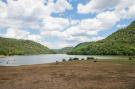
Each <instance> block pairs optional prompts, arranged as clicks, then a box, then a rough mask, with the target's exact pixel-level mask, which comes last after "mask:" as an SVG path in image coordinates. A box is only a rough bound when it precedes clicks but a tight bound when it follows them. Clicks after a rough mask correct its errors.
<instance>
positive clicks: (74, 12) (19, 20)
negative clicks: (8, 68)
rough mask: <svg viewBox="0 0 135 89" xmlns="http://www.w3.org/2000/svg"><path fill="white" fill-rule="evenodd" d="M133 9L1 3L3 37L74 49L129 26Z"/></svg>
mask: <svg viewBox="0 0 135 89" xmlns="http://www.w3.org/2000/svg"><path fill="white" fill-rule="evenodd" d="M134 8H135V1H134V0H0V36H2V37H7V38H16V39H28V40H33V41H36V42H39V43H41V44H43V45H45V46H48V47H49V48H62V47H67V46H75V45H77V44H78V43H81V42H89V41H97V40H101V39H104V38H105V37H107V36H108V35H110V34H112V33H113V32H115V31H117V30H118V29H120V28H123V27H126V26H128V25H129V24H130V23H131V22H132V21H134V19H135V9H134Z"/></svg>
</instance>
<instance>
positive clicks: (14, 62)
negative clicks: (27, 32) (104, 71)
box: [0, 54, 128, 66]
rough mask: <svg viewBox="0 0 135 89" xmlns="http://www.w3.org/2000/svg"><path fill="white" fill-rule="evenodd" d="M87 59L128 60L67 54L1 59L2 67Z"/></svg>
mask: <svg viewBox="0 0 135 89" xmlns="http://www.w3.org/2000/svg"><path fill="white" fill-rule="evenodd" d="M75 57H77V58H80V59H81V58H87V57H94V58H97V59H127V58H128V57H126V56H86V55H66V54H46V55H30V56H9V57H1V58H0V66H20V65H33V64H44V63H53V62H56V61H62V59H66V60H68V59H69V58H75Z"/></svg>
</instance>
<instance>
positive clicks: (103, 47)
mask: <svg viewBox="0 0 135 89" xmlns="http://www.w3.org/2000/svg"><path fill="white" fill-rule="evenodd" d="M68 54H78V55H79V54H83V55H135V21H134V22H132V23H131V24H130V25H129V26H128V27H126V28H123V29H120V30H118V31H117V32H115V33H113V34H112V35H110V36H108V37H107V38H106V39H103V40H100V41H97V42H85V43H81V44H79V45H77V46H76V47H75V48H73V49H72V50H71V52H69V53H68Z"/></svg>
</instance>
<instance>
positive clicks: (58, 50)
mask: <svg viewBox="0 0 135 89" xmlns="http://www.w3.org/2000/svg"><path fill="white" fill-rule="evenodd" d="M72 49H73V47H64V48H61V49H52V50H53V51H54V52H56V53H59V54H66V53H68V52H70V51H71V50H72Z"/></svg>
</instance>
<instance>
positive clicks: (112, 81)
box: [0, 61, 135, 89]
mask: <svg viewBox="0 0 135 89" xmlns="http://www.w3.org/2000/svg"><path fill="white" fill-rule="evenodd" d="M0 89H135V65H125V64H116V63H108V62H97V63H94V62H92V61H89V62H88V61H75V62H65V63H59V64H57V65H56V64H45V65H33V66H21V67H0Z"/></svg>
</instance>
